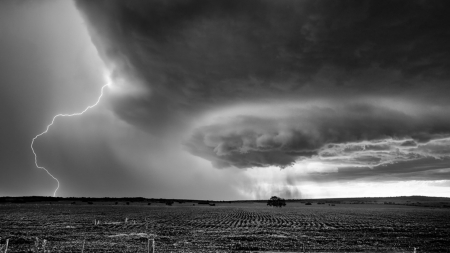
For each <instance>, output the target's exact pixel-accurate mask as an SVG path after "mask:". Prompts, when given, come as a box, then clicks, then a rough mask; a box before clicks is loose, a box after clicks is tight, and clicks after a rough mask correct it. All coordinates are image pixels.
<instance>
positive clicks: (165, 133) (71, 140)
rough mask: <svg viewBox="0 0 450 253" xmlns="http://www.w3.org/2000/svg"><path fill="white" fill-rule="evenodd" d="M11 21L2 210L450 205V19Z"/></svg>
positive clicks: (269, 14)
mask: <svg viewBox="0 0 450 253" xmlns="http://www.w3.org/2000/svg"><path fill="white" fill-rule="evenodd" d="M1 5H2V8H1V11H0V12H1V14H2V15H0V17H1V18H0V20H1V22H0V28H1V30H0V32H1V34H2V36H0V50H1V51H0V56H1V57H0V73H1V75H0V78H1V83H2V85H1V89H2V90H1V93H0V94H1V96H2V97H1V100H0V101H1V103H2V106H1V109H0V110H2V111H1V113H2V115H6V116H4V123H3V124H2V125H1V127H2V129H1V134H2V135H1V136H2V137H1V138H2V142H1V150H2V155H1V160H0V163H1V164H0V166H1V170H2V174H3V175H5V176H2V177H0V194H2V195H51V194H52V193H53V191H54V189H55V187H56V182H55V181H54V180H52V179H51V178H49V176H48V175H47V174H46V173H45V172H44V171H42V170H40V169H38V168H36V167H34V156H33V154H32V152H31V149H30V147H29V145H30V142H31V139H32V138H33V137H34V136H35V135H36V134H39V133H41V132H42V131H44V130H45V127H46V126H47V124H49V123H50V122H51V120H52V117H53V116H54V115H55V114H58V113H74V112H78V111H82V110H83V109H84V108H85V107H86V106H88V105H91V104H93V103H95V101H96V99H97V97H98V96H99V94H100V88H101V87H102V85H104V84H106V83H109V86H107V87H106V88H105V93H104V96H103V97H102V98H101V100H100V103H99V104H98V105H97V106H96V107H94V108H92V109H91V110H89V111H87V112H86V113H85V114H83V115H81V116H76V117H65V118H58V119H57V120H56V122H55V124H54V125H53V126H51V128H50V131H49V132H48V133H47V134H45V135H43V136H41V137H39V138H38V139H37V140H36V142H35V146H34V147H35V149H36V152H37V154H38V162H39V164H40V165H41V166H44V167H46V168H47V169H48V170H49V171H50V172H51V173H52V174H53V175H54V176H55V177H57V178H58V179H59V180H60V182H61V188H60V189H59V190H58V193H57V195H59V196H144V197H166V198H208V199H242V198H267V197H270V196H272V195H281V196H282V197H286V198H300V197H346V196H392V195H432V196H450V191H449V187H450V181H449V179H450V168H449V165H450V159H449V156H450V117H449V113H448V112H449V111H450V110H449V109H450V108H449V106H450V100H449V98H448V95H447V94H449V91H450V90H449V89H450V86H448V84H447V83H448V80H449V78H450V76H449V73H450V72H449V67H450V55H449V53H450V48H449V46H448V45H450V41H449V40H450V39H449V38H450V34H449V33H450V32H449V30H448V28H447V24H448V23H449V21H450V20H449V17H448V15H446V12H445V10H446V9H448V7H450V6H448V5H449V4H448V3H447V2H446V1H433V2H425V1H389V2H388V1H332V2H330V1H312V0H311V1H286V0H282V1H278V0H277V1H252V0H249V1H229V0H228V1H149V2H142V1H76V2H75V3H73V2H69V1H43V2H31V1H30V2H29V1H21V2H12V1H4V2H2V3H1ZM3 140H4V141H3Z"/></svg>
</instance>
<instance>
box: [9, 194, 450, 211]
mask: <svg viewBox="0 0 450 253" xmlns="http://www.w3.org/2000/svg"><path fill="white" fill-rule="evenodd" d="M169 202H173V203H179V204H182V203H191V204H204V203H208V204H214V203H228V204H231V203H251V202H253V203H266V202H267V200H226V201H217V200H216V201H214V200H197V199H163V198H142V197H125V198H108V197H105V198H89V197H67V198H63V197H47V196H23V197H0V204H2V203H48V204H53V203H54V204H57V203H58V204H95V203H97V204H113V205H129V204H130V203H131V204H147V205H148V204H150V205H151V204H152V203H169ZM286 202H287V203H296V202H299V203H306V202H310V203H328V204H361V205H363V204H382V205H408V206H422V207H440V208H450V198H444V197H427V196H398V197H365V198H320V199H287V200H286Z"/></svg>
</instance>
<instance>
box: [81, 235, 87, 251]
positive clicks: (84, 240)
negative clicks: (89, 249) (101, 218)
mask: <svg viewBox="0 0 450 253" xmlns="http://www.w3.org/2000/svg"><path fill="white" fill-rule="evenodd" d="M85 242H86V238H84V239H83V247H82V248H81V253H83V252H84V243H85Z"/></svg>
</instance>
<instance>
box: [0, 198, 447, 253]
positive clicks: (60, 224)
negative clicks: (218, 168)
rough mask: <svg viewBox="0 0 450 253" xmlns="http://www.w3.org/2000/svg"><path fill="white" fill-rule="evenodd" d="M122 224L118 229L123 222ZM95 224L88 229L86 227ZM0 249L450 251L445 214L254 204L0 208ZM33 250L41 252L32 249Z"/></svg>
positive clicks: (426, 210)
mask: <svg viewBox="0 0 450 253" xmlns="http://www.w3.org/2000/svg"><path fill="white" fill-rule="evenodd" d="M126 219H127V221H126V222H125V220H126ZM95 220H98V221H100V224H98V225H94V221H95ZM0 236H1V237H2V238H1V241H0V243H1V244H2V245H4V244H5V241H6V239H9V250H8V252H28V251H29V250H31V249H34V243H35V238H36V237H38V238H39V240H42V239H46V240H47V244H46V249H47V250H50V251H51V252H60V251H61V252H81V249H82V245H83V241H84V244H85V246H84V252H147V241H148V239H147V238H149V237H150V238H154V240H155V248H156V252H232V251H233V252H235V251H237V252H239V251H255V252H259V251H281V252H283V251H284V252H294V251H295V252H303V249H305V251H320V252H323V251H331V252H336V251H347V252H348V251H389V252H392V251H409V252H412V251H413V250H414V247H415V248H416V250H417V252H450V239H449V238H450V211H449V210H448V209H439V208H435V209H431V208H422V207H409V206H386V205H367V204H366V205H336V206H328V205H316V204H313V205H312V206H305V205H304V204H300V203H288V205H287V206H286V207H284V208H281V209H280V208H272V207H267V206H266V205H264V204H261V203H255V204H251V203H246V204H220V203H219V204H217V205H216V206H199V205H196V206H192V203H191V204H178V205H177V204H175V205H174V206H165V205H162V204H161V205H154V204H152V205H150V206H147V205H100V204H98V205H97V204H96V203H94V204H93V205H68V204H59V205H58V204H57V205H55V204H53V205H49V204H47V205H45V204H5V205H0ZM39 247H42V245H40V246H39Z"/></svg>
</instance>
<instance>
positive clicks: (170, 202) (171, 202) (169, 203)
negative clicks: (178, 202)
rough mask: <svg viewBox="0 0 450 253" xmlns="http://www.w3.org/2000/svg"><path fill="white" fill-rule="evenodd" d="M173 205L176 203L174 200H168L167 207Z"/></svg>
mask: <svg viewBox="0 0 450 253" xmlns="http://www.w3.org/2000/svg"><path fill="white" fill-rule="evenodd" d="M173 203H174V202H173V200H167V201H166V205H168V206H171V205H173Z"/></svg>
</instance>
